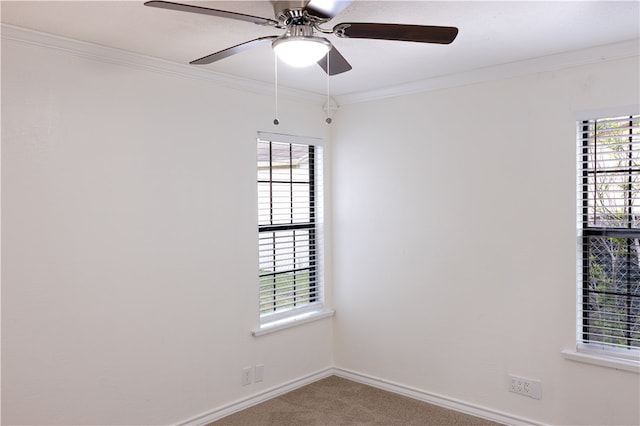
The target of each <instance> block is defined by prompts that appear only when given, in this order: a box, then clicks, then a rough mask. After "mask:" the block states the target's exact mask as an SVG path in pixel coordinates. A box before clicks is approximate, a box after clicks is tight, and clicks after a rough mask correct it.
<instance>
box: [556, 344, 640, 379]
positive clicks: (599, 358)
mask: <svg viewBox="0 0 640 426" xmlns="http://www.w3.org/2000/svg"><path fill="white" fill-rule="evenodd" d="M562 357H563V358H565V359H568V360H571V361H578V362H584V363H587V364H593V365H598V366H600V367H607V368H614V369H616V370H624V371H630V372H632V373H636V374H640V363H638V362H637V361H632V360H627V359H620V358H614V357H610V356H606V355H596V354H590V353H583V352H576V351H575V350H571V349H565V350H563V351H562Z"/></svg>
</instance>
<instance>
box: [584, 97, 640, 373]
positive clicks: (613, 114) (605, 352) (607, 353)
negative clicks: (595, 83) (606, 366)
mask: <svg viewBox="0 0 640 426" xmlns="http://www.w3.org/2000/svg"><path fill="white" fill-rule="evenodd" d="M639 110H640V108H638V106H630V107H624V108H620V109H615V110H608V111H590V112H588V113H583V114H582V115H581V116H578V117H576V119H577V132H576V134H577V141H578V142H577V147H578V155H577V160H578V162H577V170H578V174H577V176H578V180H577V192H578V196H577V201H578V210H577V231H578V232H577V234H578V244H577V253H578V258H577V261H578V263H577V266H578V268H577V280H576V281H577V321H576V341H577V343H576V350H577V352H581V353H584V354H587V356H595V357H600V358H612V359H620V360H627V361H625V362H629V361H631V363H632V364H633V365H636V366H637V363H640V347H637V346H633V345H632V344H631V341H630V340H629V338H627V340H628V343H627V344H626V345H618V344H614V343H603V342H597V341H594V340H595V339H592V336H593V334H594V333H593V332H590V331H589V327H590V326H591V325H590V323H589V318H588V315H589V313H588V312H589V309H588V306H587V305H588V303H589V296H590V295H591V294H592V293H598V291H594V290H592V289H590V288H589V282H590V281H589V280H590V263H589V258H588V257H587V256H585V253H590V251H589V249H591V248H592V247H593V246H594V245H595V244H594V243H592V242H590V238H592V237H596V238H612V237H624V238H629V239H635V238H640V228H636V227H633V226H632V224H631V222H632V221H633V219H632V215H633V210H630V211H629V218H628V221H629V225H628V227H626V228H620V227H608V226H596V224H595V222H594V226H589V218H588V215H589V206H590V202H593V200H595V197H590V195H589V177H590V171H589V143H590V139H589V137H588V134H589V125H590V124H592V125H595V124H596V123H597V122H598V121H602V120H607V119H611V118H618V117H629V120H630V121H633V120H637V115H638V113H637V112H636V113H633V112H632V113H629V111H639ZM594 117H599V118H594ZM635 135H636V133H633V132H630V137H631V138H630V139H631V140H630V142H629V144H630V147H631V148H630V152H631V149H632V147H633V146H634V145H632V143H635V141H634V139H635ZM630 160H632V157H630ZM620 169H623V168H620ZM636 171H637V170H636V166H634V165H632V164H631V163H630V164H629V167H628V170H627V171H623V173H622V174H624V176H625V178H626V177H627V176H628V177H629V179H630V180H629V183H630V185H634V183H633V181H632V177H633V176H634V173H635V172H636ZM617 172H620V170H617ZM611 174H613V173H611ZM593 175H594V176H595V175H596V172H594V174H593ZM632 190H633V186H631V188H630V189H629V191H632ZM625 191H626V190H625ZM624 197H627V195H626V194H625V195H624ZM628 197H629V199H632V197H633V196H632V193H631V192H629V195H628ZM626 202H627V199H626V198H625V203H626ZM631 205H632V204H630V206H631ZM594 206H595V202H594ZM630 206H629V209H631V207H630ZM625 207H626V204H625ZM594 208H595V207H594ZM627 256H629V254H628V255H627ZM629 268H630V265H627V270H628V269H629ZM629 279H630V278H629ZM627 287H628V288H629V285H627ZM622 296H623V297H626V298H628V299H629V300H633V299H634V298H636V297H637V296H635V295H632V294H630V293H629V290H628V291H627V293H626V294H625V295H622ZM629 312H630V311H629ZM627 315H629V314H627ZM634 371H635V368H634Z"/></svg>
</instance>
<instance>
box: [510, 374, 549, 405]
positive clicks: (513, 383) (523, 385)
mask: <svg viewBox="0 0 640 426" xmlns="http://www.w3.org/2000/svg"><path fill="white" fill-rule="evenodd" d="M509 391H510V392H514V393H519V394H520V395H525V396H528V397H531V398H533V399H541V398H542V384H541V382H540V380H533V379H525V378H524V377H518V376H514V375H512V374H510V375H509Z"/></svg>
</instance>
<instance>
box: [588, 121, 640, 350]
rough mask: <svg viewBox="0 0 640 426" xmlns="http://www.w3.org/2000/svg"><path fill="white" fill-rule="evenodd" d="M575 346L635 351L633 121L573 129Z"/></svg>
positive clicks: (638, 188) (639, 319) (636, 154)
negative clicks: (576, 233)
mask: <svg viewBox="0 0 640 426" xmlns="http://www.w3.org/2000/svg"><path fill="white" fill-rule="evenodd" d="M578 125H579V128H578V133H579V135H580V137H579V148H578V164H579V167H578V170H579V171H578V173H579V176H578V194H579V197H578V202H579V206H578V223H579V237H580V245H581V248H580V260H581V265H580V268H581V271H580V274H579V275H580V277H579V279H580V280H581V293H582V294H580V295H579V303H578V336H579V339H578V340H579V342H582V343H583V344H588V345H594V346H601V347H602V346H603V347H608V348H610V349H612V350H616V351H618V352H619V353H623V352H625V351H627V352H628V351H630V350H631V351H634V352H635V351H636V350H638V349H639V348H640V138H639V134H640V127H639V116H638V115H625V116H620V117H610V118H602V119H596V120H584V121H581V122H579V123H578Z"/></svg>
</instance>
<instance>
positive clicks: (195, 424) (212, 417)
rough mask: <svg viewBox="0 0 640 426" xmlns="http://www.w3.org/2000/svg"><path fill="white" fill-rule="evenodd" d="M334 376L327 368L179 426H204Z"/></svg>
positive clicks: (201, 415) (199, 416)
mask: <svg viewBox="0 0 640 426" xmlns="http://www.w3.org/2000/svg"><path fill="white" fill-rule="evenodd" d="M332 375H333V368H326V369H324V370H320V371H317V372H315V373H312V374H309V375H307V376H304V377H301V378H299V379H296V380H292V381H290V382H288V383H285V384H283V385H280V386H276V387H274V388H271V389H268V390H265V391H263V392H260V393H258V394H255V395H252V396H249V397H247V398H243V399H241V400H239V401H236V402H232V403H231V404H228V405H225V406H223V407H220V408H216V409H213V410H211V411H208V412H206V413H202V414H200V415H198V416H196V417H193V418H191V419H189V420H186V421H184V422H180V423H178V426H186V425H189V426H204V425H206V424H209V423H211V422H214V421H216V420H220V419H221V418H223V417H226V416H228V415H230V414H233V413H236V412H238V411H241V410H244V409H246V408H249V407H252V406H254V405H256V404H260V403H261V402H265V401H268V400H270V399H273V398H276V397H278V396H280V395H283V394H285V393H287V392H291V391H292V390H295V389H298V388H301V387H302V386H306V385H308V384H310V383H313V382H317V381H318V380H321V379H324V378H326V377H329V376H332Z"/></svg>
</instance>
